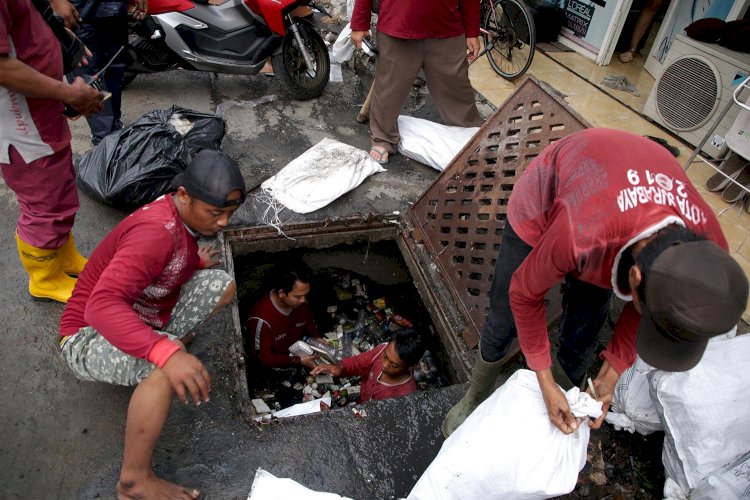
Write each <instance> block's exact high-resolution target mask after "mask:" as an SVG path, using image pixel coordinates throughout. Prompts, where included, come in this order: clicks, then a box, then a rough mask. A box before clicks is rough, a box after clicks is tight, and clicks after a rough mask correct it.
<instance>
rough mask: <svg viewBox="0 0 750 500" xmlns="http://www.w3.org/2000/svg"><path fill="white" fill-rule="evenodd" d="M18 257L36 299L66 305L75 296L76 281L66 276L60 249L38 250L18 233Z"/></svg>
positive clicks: (32, 294) (30, 290) (31, 292)
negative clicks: (54, 301) (27, 275)
mask: <svg viewBox="0 0 750 500" xmlns="http://www.w3.org/2000/svg"><path fill="white" fill-rule="evenodd" d="M16 244H17V245H18V256H19V257H20V258H21V263H22V264H23V267H24V268H25V269H26V272H27V273H28V274H29V293H30V294H31V296H32V297H33V298H35V299H40V300H56V301H57V302H62V303H66V302H68V299H69V298H70V296H71V295H72V294H73V287H75V285H76V280H75V279H73V278H71V277H70V276H68V275H67V274H65V273H64V272H63V270H62V265H61V262H60V252H59V249H57V248H54V249H45V248H36V247H33V246H31V245H29V244H28V243H26V242H25V241H23V240H22V239H21V238H19V237H18V233H16Z"/></svg>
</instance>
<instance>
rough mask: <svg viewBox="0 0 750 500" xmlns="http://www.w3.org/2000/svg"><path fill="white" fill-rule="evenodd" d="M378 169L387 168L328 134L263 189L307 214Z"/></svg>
mask: <svg viewBox="0 0 750 500" xmlns="http://www.w3.org/2000/svg"><path fill="white" fill-rule="evenodd" d="M377 172H385V169H384V168H383V167H381V166H380V165H379V164H378V163H377V162H376V161H375V160H373V159H372V158H370V155H369V154H367V152H366V151H363V150H361V149H357V148H355V147H354V146H349V145H348V144H344V143H343V142H338V141H334V140H332V139H328V138H325V139H323V140H322V141H320V142H319V143H317V144H316V145H315V146H313V147H311V148H310V149H308V150H307V151H305V152H304V153H302V155H300V156H298V157H297V158H295V159H294V160H292V161H291V162H290V163H289V164H288V165H287V166H285V167H284V168H282V169H281V170H280V171H279V172H278V173H277V174H276V175H274V176H273V177H271V178H270V179H267V180H266V181H265V182H263V184H261V189H262V190H263V192H264V193H266V194H268V195H270V196H271V197H272V198H273V199H274V200H275V201H276V202H278V203H281V204H282V205H284V206H285V207H286V208H288V209H289V210H292V211H294V212H297V213H300V214H306V213H309V212H313V211H315V210H318V209H319V208H322V207H324V206H326V205H328V204H329V203H331V202H332V201H333V200H335V199H336V198H338V197H339V196H341V195H342V194H344V193H347V192H349V191H351V190H352V189H354V188H355V187H357V186H359V185H360V184H361V183H362V181H364V180H365V179H366V178H368V177H369V176H371V175H372V174H374V173H377Z"/></svg>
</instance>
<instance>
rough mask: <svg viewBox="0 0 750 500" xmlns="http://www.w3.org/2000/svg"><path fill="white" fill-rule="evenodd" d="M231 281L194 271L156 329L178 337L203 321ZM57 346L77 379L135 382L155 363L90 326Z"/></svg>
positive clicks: (219, 273) (212, 272)
mask: <svg viewBox="0 0 750 500" xmlns="http://www.w3.org/2000/svg"><path fill="white" fill-rule="evenodd" d="M231 282H232V277H231V276H229V274H227V273H226V272H224V271H221V270H218V269H204V270H201V271H197V272H196V273H195V275H193V277H192V278H191V279H190V280H188V281H187V282H186V283H185V284H184V285H182V290H181V291H180V298H179V299H178V301H177V304H175V307H174V310H173V311H172V315H171V317H170V319H169V323H167V326H166V327H165V328H164V330H163V331H157V333H161V334H163V335H167V336H168V337H170V338H172V339H180V338H182V337H184V336H185V335H187V334H188V333H190V332H192V331H193V329H194V328H195V327H197V326H198V325H200V324H202V323H203V322H205V321H206V319H207V318H208V316H209V315H210V314H211V311H213V310H214V309H215V308H216V305H217V304H218V303H219V300H221V297H222V296H223V295H224V293H225V292H226V290H227V287H228V286H229V284H230V283H231ZM60 350H61V352H62V356H63V358H64V359H65V361H66V362H67V363H68V365H69V366H70V368H71V369H72V370H73V373H74V374H75V376H76V377H77V378H79V379H80V380H86V381H92V382H94V381H97V382H107V383H110V384H115V385H129V386H133V385H138V384H139V383H140V382H141V381H142V380H143V379H145V378H146V377H148V376H149V375H150V374H151V372H152V371H153V370H154V368H155V366H154V365H153V364H152V363H150V362H149V361H146V360H145V359H141V358H136V357H135V356H131V355H130V354H126V353H124V352H122V351H120V350H119V349H118V348H116V347H115V346H113V345H112V344H110V343H109V341H108V340H107V339H105V338H104V337H102V335H101V334H100V333H99V332H97V331H96V330H94V328H92V327H90V326H86V327H84V328H81V329H80V330H79V331H78V333H76V334H75V335H71V336H68V337H64V338H63V339H62V340H61V342H60Z"/></svg>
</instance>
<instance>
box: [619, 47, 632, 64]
mask: <svg viewBox="0 0 750 500" xmlns="http://www.w3.org/2000/svg"><path fill="white" fill-rule="evenodd" d="M634 55H635V51H634V50H626V51H625V52H623V53H622V54H620V62H624V63H625V64H627V63H629V62H633V56H634Z"/></svg>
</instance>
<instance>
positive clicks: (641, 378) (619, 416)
mask: <svg viewBox="0 0 750 500" xmlns="http://www.w3.org/2000/svg"><path fill="white" fill-rule="evenodd" d="M653 371H654V367H652V366H651V365H649V364H648V363H646V362H645V361H643V360H642V359H641V357H640V356H638V357H637V358H636V360H635V363H634V364H633V366H631V367H630V368H628V369H627V370H625V372H624V373H623V374H622V375H621V376H620V379H619V380H618V381H617V385H616V386H615V391H614V394H613V395H612V404H611V405H610V407H609V412H608V413H607V416H606V417H605V420H606V421H607V422H609V423H610V424H612V425H613V426H614V427H615V429H617V430H626V431H628V432H631V433H632V432H636V431H638V433H639V434H642V435H644V436H645V435H647V434H651V433H652V432H656V431H660V430H663V429H664V427H663V426H662V424H661V420H659V414H658V413H657V411H656V407H655V406H654V403H653V402H651V394H650V392H649V379H648V375H649V374H650V373H652V372H653Z"/></svg>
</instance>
